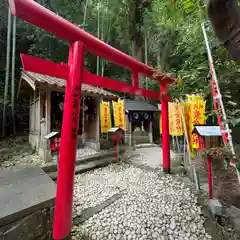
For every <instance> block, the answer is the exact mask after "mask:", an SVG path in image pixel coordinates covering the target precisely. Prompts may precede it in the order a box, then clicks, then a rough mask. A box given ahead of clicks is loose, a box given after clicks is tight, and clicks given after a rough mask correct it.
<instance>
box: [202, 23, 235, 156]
mask: <svg viewBox="0 0 240 240" xmlns="http://www.w3.org/2000/svg"><path fill="white" fill-rule="evenodd" d="M201 27H202V32H203V36H204V40H205V45H206V48H207V53H208V60H209V63H210V67H212V75H213V80H214V82H215V85H216V88H217V93H218V96H217V97H218V99H219V103H220V107H221V110H222V114H223V120H224V121H226V120H227V116H226V112H225V108H224V105H223V102H222V96H221V94H220V88H219V85H218V79H217V75H216V71H215V68H214V65H213V58H212V53H211V49H210V46H209V43H208V37H207V33H206V29H205V26H204V23H202V24H201ZM225 127H226V131H227V136H228V141H229V146H230V149H231V152H232V154H233V157H234V158H235V150H234V146H233V142H232V136H231V134H230V128H229V125H228V123H225Z"/></svg>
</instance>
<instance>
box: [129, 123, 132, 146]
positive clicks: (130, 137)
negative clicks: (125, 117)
mask: <svg viewBox="0 0 240 240" xmlns="http://www.w3.org/2000/svg"><path fill="white" fill-rule="evenodd" d="M128 144H129V146H132V123H131V122H129V138H128Z"/></svg>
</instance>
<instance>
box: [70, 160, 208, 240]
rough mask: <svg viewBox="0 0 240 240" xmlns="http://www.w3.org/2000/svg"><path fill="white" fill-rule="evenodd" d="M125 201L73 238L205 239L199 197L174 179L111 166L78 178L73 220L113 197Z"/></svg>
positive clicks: (93, 219) (78, 228)
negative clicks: (118, 194)
mask: <svg viewBox="0 0 240 240" xmlns="http://www.w3.org/2000/svg"><path fill="white" fill-rule="evenodd" d="M119 192H123V197H122V198H120V199H119V200H117V201H116V202H114V203H113V204H112V205H110V206H108V207H107V208H105V209H104V210H102V211H101V212H100V213H98V214H96V215H94V216H93V217H91V218H90V219H89V220H87V221H85V222H84V224H83V225H81V226H75V227H74V229H73V233H72V234H73V240H74V239H82V238H81V236H83V235H84V236H87V239H92V240H94V239H95V240H107V239H109V240H131V239H136V240H143V239H149V240H150V239H160V240H168V239H169V240H206V239H211V237H210V236H209V235H208V234H207V233H206V232H205V229H204V227H203V223H204V219H203V218H202V217H201V209H200V207H199V206H197V198H196V197H195V196H194V195H193V194H191V192H190V190H189V189H187V188H185V187H184V185H183V183H182V182H180V181H177V180H176V178H174V177H172V176H163V177H159V176H157V174H156V173H153V172H147V171H144V170H142V169H139V168H135V167H133V166H131V165H126V164H125V165H109V166H107V167H105V168H102V169H97V170H94V171H92V172H89V173H85V174H82V175H78V176H76V179H75V194H74V217H76V215H79V214H80V213H81V211H82V209H84V208H88V207H92V206H95V205H97V204H99V203H101V202H103V201H104V200H106V199H108V198H109V197H111V196H112V195H114V194H115V193H119Z"/></svg>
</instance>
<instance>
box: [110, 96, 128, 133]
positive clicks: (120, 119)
mask: <svg viewBox="0 0 240 240" xmlns="http://www.w3.org/2000/svg"><path fill="white" fill-rule="evenodd" d="M112 104H113V115H114V126H115V127H119V128H122V129H123V130H125V109H124V100H119V101H118V102H114V101H113V102H112Z"/></svg>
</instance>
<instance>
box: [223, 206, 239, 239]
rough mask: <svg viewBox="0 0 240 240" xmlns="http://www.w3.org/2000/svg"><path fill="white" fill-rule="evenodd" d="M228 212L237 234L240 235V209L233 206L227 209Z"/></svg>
mask: <svg viewBox="0 0 240 240" xmlns="http://www.w3.org/2000/svg"><path fill="white" fill-rule="evenodd" d="M226 212H227V215H228V217H229V220H230V223H231V224H232V226H233V228H234V230H235V232H236V233H237V234H240V209H239V208H236V207H234V206H231V207H229V208H227V210H226Z"/></svg>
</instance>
